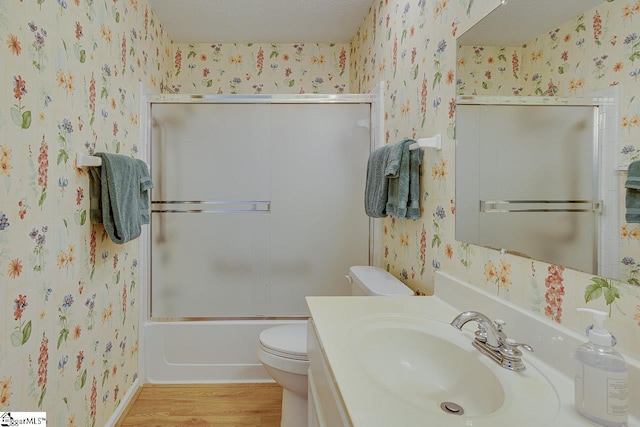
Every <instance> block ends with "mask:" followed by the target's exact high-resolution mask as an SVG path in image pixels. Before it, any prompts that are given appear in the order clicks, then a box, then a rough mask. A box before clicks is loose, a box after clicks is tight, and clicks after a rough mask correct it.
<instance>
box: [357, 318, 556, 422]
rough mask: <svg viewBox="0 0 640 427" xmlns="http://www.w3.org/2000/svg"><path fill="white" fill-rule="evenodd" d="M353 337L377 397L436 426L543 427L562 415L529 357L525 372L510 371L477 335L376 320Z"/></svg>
mask: <svg viewBox="0 0 640 427" xmlns="http://www.w3.org/2000/svg"><path fill="white" fill-rule="evenodd" d="M345 338H346V339H347V342H348V344H347V346H348V347H349V348H348V351H349V352H350V353H351V355H352V357H351V363H352V364H353V366H352V369H353V372H354V374H357V375H358V376H359V378H360V379H361V381H364V382H365V383H364V384H362V385H363V386H364V387H363V388H364V389H369V390H370V392H371V393H372V398H374V395H375V396H377V397H375V398H377V399H379V400H381V401H383V402H393V403H394V407H397V408H400V410H403V411H415V412H416V414H420V413H423V414H424V416H426V417H429V418H428V419H430V420H434V421H435V420H438V423H437V424H434V425H439V426H447V425H452V426H456V425H473V426H483V425H487V426H489V425H491V426H494V425H511V424H513V423H514V422H516V421H518V420H522V422H521V423H520V424H521V425H526V426H543V425H547V424H548V423H549V422H550V421H551V420H553V418H554V417H555V416H556V415H557V413H558V410H559V399H558V397H557V394H556V392H555V390H554V388H553V386H552V385H551V383H550V382H549V381H548V380H547V378H546V377H545V376H544V375H543V374H542V373H541V372H540V371H539V370H538V369H537V368H536V367H535V366H534V365H533V364H532V363H531V362H530V361H529V360H525V364H526V366H527V369H526V370H525V371H524V372H521V373H518V372H513V371H510V370H507V369H505V368H502V367H501V366H499V365H498V364H496V363H495V362H493V361H492V360H490V359H489V358H488V357H486V356H484V355H482V354H481V353H480V352H479V351H478V350H477V349H475V348H474V347H472V344H471V343H472V341H473V338H474V336H473V334H472V333H470V332H468V331H464V332H461V331H459V330H457V329H455V328H453V327H452V326H450V325H449V323H447V322H443V321H439V320H435V319H430V318H427V317H418V316H411V315H400V314H384V315H374V316H368V317H364V318H360V319H358V320H356V321H354V322H352V323H351V325H350V327H349V328H348V329H346V330H345ZM470 422H471V423H470ZM503 422H505V424H502V423H503ZM496 423H500V424H496Z"/></svg>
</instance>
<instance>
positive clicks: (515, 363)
mask: <svg viewBox="0 0 640 427" xmlns="http://www.w3.org/2000/svg"><path fill="white" fill-rule="evenodd" d="M468 322H476V323H477V324H478V329H477V330H476V332H475V335H476V337H475V339H474V340H473V346H474V347H475V348H477V349H478V350H479V351H480V352H481V353H482V354H484V355H485V356H488V357H489V358H490V359H491V360H493V361H494V362H496V363H498V364H499V365H500V366H502V367H503V368H506V369H510V370H512V371H516V372H522V371H524V370H525V369H526V367H525V366H524V363H523V362H522V352H521V351H520V350H519V349H518V347H522V348H524V349H525V350H528V351H533V349H532V348H531V346H529V345H527V344H523V343H517V342H515V340H513V339H511V338H507V335H506V334H505V333H504V332H503V331H502V328H503V327H504V325H505V322H504V320H500V319H496V320H494V321H492V320H491V319H489V318H488V317H487V316H485V315H484V314H482V313H478V312H477V311H465V312H463V313H460V314H459V315H457V316H456V317H455V318H454V319H453V320H452V321H451V326H453V327H454V328H456V329H459V330H462V327H463V326H464V325H465V324H467V323H468Z"/></svg>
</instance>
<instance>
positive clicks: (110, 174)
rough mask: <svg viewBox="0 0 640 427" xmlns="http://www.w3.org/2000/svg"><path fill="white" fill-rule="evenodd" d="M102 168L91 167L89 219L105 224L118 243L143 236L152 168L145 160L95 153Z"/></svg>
mask: <svg viewBox="0 0 640 427" xmlns="http://www.w3.org/2000/svg"><path fill="white" fill-rule="evenodd" d="M95 155H96V156H98V157H100V158H101V159H102V166H101V167H100V168H97V167H96V168H90V169H89V170H90V178H91V179H90V188H89V194H90V196H91V200H90V218H91V221H92V222H94V223H102V224H103V225H104V228H105V230H106V231H107V234H108V235H109V238H110V239H111V240H112V241H113V242H115V243H118V244H122V243H126V242H128V241H130V240H133V239H135V238H137V237H138V236H140V234H141V232H142V228H141V225H142V224H148V223H149V196H148V191H149V190H150V189H151V188H153V182H151V179H150V178H149V169H148V168H147V165H146V163H144V162H143V161H142V160H138V159H133V158H131V157H128V156H123V155H121V154H112V153H96V154H95Z"/></svg>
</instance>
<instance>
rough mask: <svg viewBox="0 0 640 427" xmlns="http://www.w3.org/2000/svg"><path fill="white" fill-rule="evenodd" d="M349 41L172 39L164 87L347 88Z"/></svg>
mask: <svg viewBox="0 0 640 427" xmlns="http://www.w3.org/2000/svg"><path fill="white" fill-rule="evenodd" d="M348 66H349V46H348V45H341V44H320V43H295V44H255V43H251V44H238V43H213V44H206V43H197V44H183V43H176V44H174V47H173V74H172V79H171V82H170V87H169V88H168V91H170V92H176V93H177V92H182V93H200V94H267V93H271V94H274V93H275V94H300V93H332V94H334V93H336V94H340V93H349V72H348Z"/></svg>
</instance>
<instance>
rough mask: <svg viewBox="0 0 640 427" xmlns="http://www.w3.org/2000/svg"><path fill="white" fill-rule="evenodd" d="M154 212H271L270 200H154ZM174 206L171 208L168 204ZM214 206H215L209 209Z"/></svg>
mask: <svg viewBox="0 0 640 427" xmlns="http://www.w3.org/2000/svg"><path fill="white" fill-rule="evenodd" d="M151 205H152V209H151V212H152V213H215V214H219V213H269V212H271V201H270V200H209V201H204V200H154V201H152V202H151ZM166 205H169V206H171V207H172V208H169V207H168V206H166ZM209 206H213V207H215V208H213V209H208V208H207V207H209Z"/></svg>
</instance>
